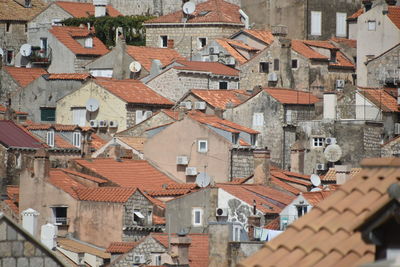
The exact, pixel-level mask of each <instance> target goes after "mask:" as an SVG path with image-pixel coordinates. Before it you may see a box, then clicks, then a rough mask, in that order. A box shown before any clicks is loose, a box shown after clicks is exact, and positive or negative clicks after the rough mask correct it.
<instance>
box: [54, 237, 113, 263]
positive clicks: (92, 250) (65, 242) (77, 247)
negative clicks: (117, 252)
mask: <svg viewBox="0 0 400 267" xmlns="http://www.w3.org/2000/svg"><path fill="white" fill-rule="evenodd" d="M57 246H59V247H61V248H64V249H66V250H69V251H72V252H76V253H79V252H85V253H89V254H92V255H95V256H98V257H100V258H103V259H109V258H111V255H110V253H107V252H105V251H104V250H102V249H99V248H96V247H94V246H91V245H89V244H85V243H83V242H82V241H77V240H72V239H68V238H57Z"/></svg>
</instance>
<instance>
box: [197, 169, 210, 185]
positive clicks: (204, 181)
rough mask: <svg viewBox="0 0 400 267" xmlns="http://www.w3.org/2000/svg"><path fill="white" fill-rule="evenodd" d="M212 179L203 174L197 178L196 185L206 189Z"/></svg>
mask: <svg viewBox="0 0 400 267" xmlns="http://www.w3.org/2000/svg"><path fill="white" fill-rule="evenodd" d="M210 182H211V178H210V176H208V175H207V173H205V172H201V173H199V174H198V175H197V177H196V184H197V185H198V186H199V187H206V186H208V185H209V184H210Z"/></svg>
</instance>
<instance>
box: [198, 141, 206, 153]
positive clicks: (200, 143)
mask: <svg viewBox="0 0 400 267" xmlns="http://www.w3.org/2000/svg"><path fill="white" fill-rule="evenodd" d="M197 151H198V152H200V153H206V152H207V151H208V143H207V140H198V141H197Z"/></svg>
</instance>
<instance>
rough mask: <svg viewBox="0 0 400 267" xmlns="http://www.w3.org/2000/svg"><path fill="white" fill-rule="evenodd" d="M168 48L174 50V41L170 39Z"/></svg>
mask: <svg viewBox="0 0 400 267" xmlns="http://www.w3.org/2000/svg"><path fill="white" fill-rule="evenodd" d="M167 47H168V48H171V49H174V40H173V39H168V40H167Z"/></svg>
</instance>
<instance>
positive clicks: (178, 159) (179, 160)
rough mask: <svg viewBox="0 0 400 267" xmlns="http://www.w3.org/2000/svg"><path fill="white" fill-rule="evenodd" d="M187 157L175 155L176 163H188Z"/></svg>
mask: <svg viewBox="0 0 400 267" xmlns="http://www.w3.org/2000/svg"><path fill="white" fill-rule="evenodd" d="M188 162H189V161H188V157H186V156H177V157H176V164H177V165H188Z"/></svg>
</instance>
